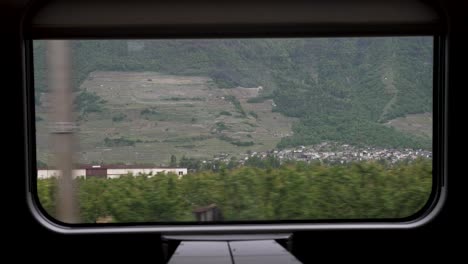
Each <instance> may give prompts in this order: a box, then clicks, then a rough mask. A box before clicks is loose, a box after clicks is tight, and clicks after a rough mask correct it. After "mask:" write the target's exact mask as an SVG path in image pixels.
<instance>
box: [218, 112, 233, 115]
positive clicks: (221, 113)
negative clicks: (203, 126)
mask: <svg viewBox="0 0 468 264" xmlns="http://www.w3.org/2000/svg"><path fill="white" fill-rule="evenodd" d="M219 115H220V116H222V115H225V116H232V114H231V112H228V111H221V112H219Z"/></svg>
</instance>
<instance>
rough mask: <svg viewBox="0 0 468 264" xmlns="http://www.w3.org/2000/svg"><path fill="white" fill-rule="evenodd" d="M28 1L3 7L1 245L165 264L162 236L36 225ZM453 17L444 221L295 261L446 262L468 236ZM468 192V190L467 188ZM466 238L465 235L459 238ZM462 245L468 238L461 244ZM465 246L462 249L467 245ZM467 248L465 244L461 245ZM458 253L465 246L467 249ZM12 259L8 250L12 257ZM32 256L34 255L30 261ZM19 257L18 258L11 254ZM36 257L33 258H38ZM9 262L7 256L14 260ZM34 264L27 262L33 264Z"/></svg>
mask: <svg viewBox="0 0 468 264" xmlns="http://www.w3.org/2000/svg"><path fill="white" fill-rule="evenodd" d="M26 2H27V1H26V0H24V1H14V0H9V1H2V3H0V31H1V41H0V43H1V45H0V47H1V52H2V56H1V64H2V66H3V67H2V74H1V80H2V82H1V87H2V90H1V91H2V94H1V97H0V98H2V99H3V100H2V104H1V106H2V108H1V109H2V111H1V116H2V119H3V124H4V125H3V127H2V132H3V133H2V134H3V141H2V142H3V146H4V148H3V155H2V157H3V160H4V167H5V168H6V170H4V171H3V175H2V180H1V182H2V184H1V187H2V191H1V193H2V208H1V209H2V229H3V232H2V233H3V234H5V233H6V234H7V236H5V235H3V236H2V240H3V242H5V243H6V244H7V248H8V247H11V248H15V249H17V250H19V251H20V252H21V253H20V254H15V258H16V259H17V260H20V259H22V260H25V259H30V257H33V260H34V259H35V260H36V261H38V260H41V261H42V260H59V261H63V262H65V261H67V260H75V261H104V260H105V261H106V262H107V263H109V262H114V261H118V260H122V259H124V258H130V259H131V260H132V262H133V263H137V261H151V262H153V263H154V262H156V263H159V262H162V261H163V252H162V247H161V239H160V236H159V235H158V234H113V235H62V234H56V233H53V232H51V231H49V230H47V229H45V228H44V227H42V226H41V225H40V224H39V223H37V222H36V220H35V219H34V218H33V217H32V215H31V213H30V211H29V209H28V206H27V204H26V193H25V191H26V188H25V179H24V178H25V177H24V167H25V160H24V125H23V111H24V109H23V104H24V101H23V94H22V89H21V86H22V82H23V78H22V75H21V67H22V65H21V46H20V45H21V42H20V36H19V28H20V17H21V13H22V12H23V9H24V6H25V4H26ZM440 4H441V6H442V7H443V8H445V10H446V12H447V14H448V23H449V26H450V35H449V55H448V56H449V65H448V66H449V81H450V82H449V87H450V89H449V120H448V121H449V123H448V124H449V127H448V128H449V131H448V133H449V134H448V138H449V143H448V147H449V152H448V175H449V177H448V183H447V185H448V186H450V187H448V200H447V202H446V204H445V207H444V208H443V210H442V212H441V213H440V215H438V216H437V218H436V219H435V220H434V221H432V222H430V223H429V224H427V225H425V226H423V227H420V228H417V229H411V230H365V231H364V230H354V231H345V230H339V231H338V230H336V231H329V230H327V231H313V232H312V231H310V232H297V233H295V234H294V240H293V244H292V247H293V254H294V255H296V256H297V257H298V258H299V259H300V260H301V261H303V262H304V263H312V262H316V261H317V260H318V259H323V260H326V261H327V262H329V261H338V260H341V261H362V260H368V261H369V260H375V261H382V260H395V261H399V262H403V261H405V259H406V257H405V256H406V254H409V255H411V256H413V257H417V258H418V259H431V258H432V257H434V256H435V255H442V256H443V255H446V254H447V253H448V252H449V249H447V248H445V247H447V246H448V247H450V246H452V244H454V241H455V237H456V236H453V235H454V234H460V233H461V230H463V229H466V228H464V224H462V223H461V220H460V219H462V213H463V210H464V209H465V208H466V205H465V206H464V205H462V204H461V201H463V200H466V199H463V197H461V195H460V194H461V189H462V188H464V186H463V185H462V184H461V182H462V178H463V177H464V176H465V174H466V170H467V168H466V166H464V164H463V162H462V161H463V159H466V154H464V153H466V150H464V146H463V145H464V144H462V143H461V142H466V140H465V137H466V135H463V134H466V132H465V131H466V129H463V128H462V127H464V124H463V123H464V121H465V120H466V117H465V114H464V113H466V111H465V109H464V107H463V106H464V105H465V104H466V102H463V100H466V97H463V96H462V95H463V90H464V89H463V88H465V87H466V69H467V67H466V62H467V61H468V58H467V51H466V49H467V47H468V42H467V40H466V39H464V37H465V36H464V35H466V33H467V28H468V24H467V18H466V17H467V16H466V13H467V12H468V8H467V4H466V3H463V1H457V0H452V1H444V2H441V3H440ZM465 188H466V187H465ZM459 236H460V235H459ZM459 236H458V238H459V239H461V240H459V241H463V240H464V237H459ZM460 243H462V242H460ZM460 245H461V244H460ZM460 245H459V246H460ZM7 251H9V250H7ZM30 251H31V253H29V252H30ZM11 252H12V253H13V251H11ZM32 252H34V253H32ZM7 254H8V253H7ZM27 257H28V258H27Z"/></svg>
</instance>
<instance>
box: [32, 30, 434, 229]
mask: <svg viewBox="0 0 468 264" xmlns="http://www.w3.org/2000/svg"><path fill="white" fill-rule="evenodd" d="M33 44H34V69H35V71H34V74H35V79H34V82H35V112H36V122H35V124H36V146H37V162H38V164H39V165H40V166H38V170H37V172H38V173H37V175H38V180H37V188H38V190H39V200H40V202H41V204H42V205H43V207H44V208H45V209H46V211H47V213H48V214H50V215H51V216H52V217H58V218H59V217H60V210H59V208H58V206H59V205H60V200H59V199H66V196H57V195H56V193H55V192H56V186H58V182H60V181H61V179H60V178H61V177H62V176H61V175H62V171H61V169H60V168H68V169H69V170H70V172H71V175H70V176H72V177H73V178H75V179H74V180H72V182H71V183H70V184H72V185H76V186H74V188H76V189H75V194H74V197H73V198H74V199H75V206H76V210H77V213H76V214H75V216H74V217H75V219H76V220H75V221H77V222H79V223H96V222H100V223H102V222H111V223H127V222H132V223H133V222H174V221H175V222H193V221H196V213H194V212H199V211H200V210H202V211H203V210H204V209H203V208H205V207H207V206H209V205H213V206H211V208H216V209H217V210H218V211H219V212H221V213H222V218H219V217H215V216H214V215H210V216H209V217H208V218H207V219H211V220H215V221H228V222H229V221H278V220H281V221H291V220H326V219H341V220H343V219H401V218H406V217H410V216H412V215H414V214H415V213H417V212H418V211H419V210H420V209H421V208H423V207H424V205H425V204H426V202H427V201H428V199H429V196H430V194H431V190H432V131H433V130H432V118H433V107H432V105H433V104H432V101H433V85H432V83H433V80H432V78H433V77H432V74H433V37H430V36H423V37H354V38H285V39H209V40H208V39H205V40H203V39H187V40H180V39H179V40H73V41H60V40H44V41H43V40H37V41H34V43H33ZM67 70H68V71H69V72H67ZM65 78H67V79H65ZM67 89H68V90H67ZM67 151H68V152H67ZM67 156H68V157H69V160H64V158H66V157H67ZM64 165H66V166H65V167H64ZM78 177H80V178H78ZM67 199H72V198H70V197H68V198H67ZM207 213H210V211H209V210H208V209H207ZM59 219H60V218H59ZM103 219H105V220H103Z"/></svg>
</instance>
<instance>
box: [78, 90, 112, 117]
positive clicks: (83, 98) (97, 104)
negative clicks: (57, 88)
mask: <svg viewBox="0 0 468 264" xmlns="http://www.w3.org/2000/svg"><path fill="white" fill-rule="evenodd" d="M105 103H106V101H105V100H103V99H102V98H101V97H99V96H98V95H96V94H95V93H93V92H88V91H86V90H83V91H81V92H80V93H78V95H77V96H76V98H75V101H74V104H75V109H76V111H77V112H78V113H79V114H80V116H86V115H87V114H88V113H99V112H102V111H103V109H104V105H105Z"/></svg>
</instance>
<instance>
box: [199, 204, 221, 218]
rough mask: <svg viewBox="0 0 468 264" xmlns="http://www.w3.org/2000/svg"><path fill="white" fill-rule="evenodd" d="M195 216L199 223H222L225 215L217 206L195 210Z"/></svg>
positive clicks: (211, 205) (212, 205)
mask: <svg viewBox="0 0 468 264" xmlns="http://www.w3.org/2000/svg"><path fill="white" fill-rule="evenodd" d="M193 214H194V215H195V218H196V219H197V221H198V222H209V221H222V220H223V215H222V213H221V210H220V209H219V208H218V206H217V205H216V204H210V205H208V206H205V207H199V208H197V209H195V210H193Z"/></svg>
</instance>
